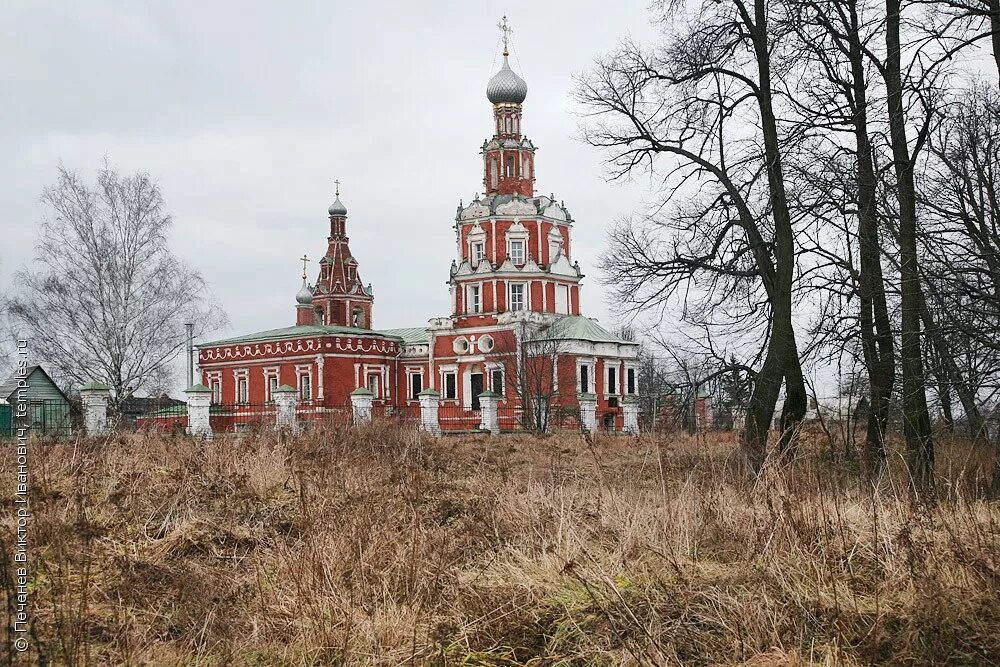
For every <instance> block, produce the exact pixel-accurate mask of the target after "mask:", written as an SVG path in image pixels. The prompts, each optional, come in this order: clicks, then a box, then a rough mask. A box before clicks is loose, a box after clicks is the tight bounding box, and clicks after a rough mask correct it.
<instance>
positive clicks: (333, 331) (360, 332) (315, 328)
mask: <svg viewBox="0 0 1000 667" xmlns="http://www.w3.org/2000/svg"><path fill="white" fill-rule="evenodd" d="M396 331H408V329H397V330H396ZM338 334H339V335H342V336H375V337H378V338H396V339H399V340H403V341H404V342H405V340H404V339H403V337H402V336H400V335H396V334H394V333H389V332H387V331H373V330H371V329H359V328H356V327H334V326H330V327H328V326H322V325H318V324H306V325H297V326H294V327H283V328H281V329H271V330H269V331H260V332H257V333H252V334H246V335H245V336H236V337H235V338H224V339H222V340H213V341H211V342H208V343H201V344H200V345H198V347H211V346H213V345H234V344H237V343H254V342H257V341H262V340H279V339H282V338H301V337H302V336H336V335H338Z"/></svg>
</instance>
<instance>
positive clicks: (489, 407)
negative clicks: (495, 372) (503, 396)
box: [479, 391, 500, 435]
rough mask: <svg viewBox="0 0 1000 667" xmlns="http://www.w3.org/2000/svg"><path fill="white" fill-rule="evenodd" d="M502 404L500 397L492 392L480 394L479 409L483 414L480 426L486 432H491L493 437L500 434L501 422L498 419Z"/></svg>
mask: <svg viewBox="0 0 1000 667" xmlns="http://www.w3.org/2000/svg"><path fill="white" fill-rule="evenodd" d="M499 403H500V396H499V395H497V394H494V393H493V392H492V391H484V392H483V393H481V394H479V408H480V412H481V414H482V423H481V424H480V425H479V427H480V428H481V429H483V430H484V431H489V432H490V433H492V434H493V435H497V434H499V433H500V420H499V419H498V418H497V406H498V405H499Z"/></svg>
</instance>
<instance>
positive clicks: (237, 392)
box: [233, 368, 250, 404]
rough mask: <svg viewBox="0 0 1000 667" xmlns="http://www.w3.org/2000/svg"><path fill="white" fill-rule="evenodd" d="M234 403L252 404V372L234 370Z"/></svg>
mask: <svg viewBox="0 0 1000 667" xmlns="http://www.w3.org/2000/svg"><path fill="white" fill-rule="evenodd" d="M233 383H234V384H233V403H237V404H243V403H249V402H250V371H249V370H248V369H246V368H237V369H234V370H233Z"/></svg>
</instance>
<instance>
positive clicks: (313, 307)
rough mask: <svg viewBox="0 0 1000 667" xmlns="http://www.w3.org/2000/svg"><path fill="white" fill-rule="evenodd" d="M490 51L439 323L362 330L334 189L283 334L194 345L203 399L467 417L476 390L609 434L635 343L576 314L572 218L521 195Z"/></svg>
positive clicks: (521, 167)
mask: <svg viewBox="0 0 1000 667" xmlns="http://www.w3.org/2000/svg"><path fill="white" fill-rule="evenodd" d="M505 37H506V34H505ZM504 42H505V45H504V51H503V66H502V67H501V69H500V71H499V72H497V74H496V75H495V76H494V77H493V78H492V79H490V81H489V83H488V85H487V87H486V97H487V99H488V100H489V102H490V104H491V105H492V107H493V136H492V137H491V138H490V139H488V140H487V141H485V142H484V143H483V145H482V148H481V153H482V156H483V175H482V183H483V188H484V194H483V196H481V197H480V196H478V195H477V198H476V199H475V200H473V201H471V202H469V203H468V204H467V205H463V204H461V203H460V204H459V206H458V210H457V213H456V215H455V222H454V229H455V236H456V242H457V244H456V245H457V256H456V257H455V258H454V259H452V261H451V269H450V280H449V285H450V290H451V314H450V315H448V316H445V317H435V318H433V319H431V320H430V321H429V323H428V324H426V325H424V326H419V327H413V328H407V329H376V328H375V317H374V302H375V297H374V292H373V290H372V287H371V284H365V283H364V281H363V280H362V279H361V273H360V267H359V263H358V260H357V258H356V257H355V256H354V254H353V253H352V252H351V248H350V245H349V237H348V215H347V207H346V206H345V205H344V204H343V203H342V202H341V200H340V192H339V187H338V190H337V198H336V200H335V201H334V202H333V204H332V205H331V206H330V208H329V210H328V215H329V236H328V237H327V245H326V252H325V253H324V255H323V257H322V259H321V260H320V261H319V274H318V276H316V282H315V284H314V285H311V284H309V282H308V280H307V275H306V273H305V272H304V273H303V281H302V288H301V289H300V290H299V292H298V294H296V297H295V300H296V306H295V310H296V313H295V325H294V326H288V327H284V328H279V329H272V330H269V331H262V332H259V333H254V334H249V335H245V336H239V337H237V338H229V339H226V340H218V341H214V342H210V343H205V344H203V345H199V346H198V352H199V354H198V359H199V367H200V370H201V377H202V383H203V384H204V385H205V386H207V387H208V388H210V389H211V392H212V399H213V402H215V403H217V404H239V403H267V402H270V401H272V400H273V398H274V393H275V390H276V389H277V388H278V387H279V386H281V385H289V386H291V387H295V388H296V389H297V390H298V393H299V398H300V403H299V405H300V410H307V411H309V412H310V414H322V412H323V411H324V410H335V409H337V408H338V406H344V405H346V404H348V403H349V400H350V398H349V397H350V395H351V393H352V392H354V391H355V390H357V389H358V388H367V389H368V390H370V391H371V392H372V393H373V394H374V398H375V404H376V405H382V406H389V407H390V408H396V409H400V408H404V407H405V406H416V405H417V401H418V394H420V393H421V392H425V393H426V390H434V391H436V392H437V393H438V394H439V395H440V401H441V403H440V405H441V407H442V410H445V409H451V410H452V411H453V412H456V413H461V412H465V413H467V414H468V415H469V417H470V418H471V419H472V420H474V419H475V414H476V411H477V410H478V408H479V397H480V395H481V394H483V392H486V391H490V392H492V393H494V394H498V395H500V396H501V397H502V398H501V399H500V406H501V409H503V408H505V407H506V408H508V409H511V410H520V409H522V408H524V407H525V406H524V404H525V403H529V404H534V405H535V406H536V407H535V409H547V410H548V409H551V410H557V409H565V411H566V412H567V413H569V414H572V412H573V408H574V407H575V406H577V405H578V400H579V397H580V396H581V395H583V397H584V398H585V399H586V400H591V401H592V400H594V396H595V395H596V401H597V411H598V415H599V418H598V420H599V423H600V425H601V427H603V428H609V429H616V430H620V429H621V428H622V425H623V422H622V414H621V405H622V403H623V401H625V400H626V397H627V396H628V395H630V394H635V393H636V385H637V377H636V372H637V371H636V356H637V347H638V346H637V345H636V344H635V343H633V342H629V341H625V340H621V339H620V338H618V337H617V336H615V335H613V334H612V333H610V332H608V331H607V330H606V329H604V328H603V327H601V326H600V325H599V324H598V323H597V322H596V321H595V320H592V319H589V318H587V317H584V316H583V315H581V313H580V289H581V280H582V278H583V274H582V273H581V271H580V266H579V264H578V263H577V262H575V261H574V260H573V252H572V250H573V244H572V230H573V225H574V222H575V221H574V220H573V217H572V216H571V215H570V213H569V211H568V210H567V208H566V207H565V206H564V205H563V204H562V202H559V201H557V200H556V199H555V197H553V196H552V195H549V196H544V195H536V194H535V180H536V176H537V174H536V170H535V151H536V148H535V146H534V144H533V143H532V142H531V140H529V139H528V138H527V137H526V136H525V135H524V134H523V133H522V126H521V123H522V111H523V103H524V100H525V98H526V97H527V93H528V87H527V84H526V83H525V82H524V80H523V79H522V78H521V77H519V76H518V75H517V74H515V73H514V71H513V70H512V69H511V67H510V65H509V63H508V50H507V46H506V39H505V40H504ZM442 255H443V253H442ZM541 406H544V407H541ZM528 409H531V408H528Z"/></svg>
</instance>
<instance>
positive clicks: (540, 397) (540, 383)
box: [489, 320, 576, 433]
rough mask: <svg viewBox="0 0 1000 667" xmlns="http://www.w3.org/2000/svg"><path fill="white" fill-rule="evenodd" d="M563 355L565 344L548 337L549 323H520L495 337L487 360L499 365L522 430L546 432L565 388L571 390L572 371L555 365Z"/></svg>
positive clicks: (561, 401)
mask: <svg viewBox="0 0 1000 667" xmlns="http://www.w3.org/2000/svg"><path fill="white" fill-rule="evenodd" d="M564 354H565V341H563V340H561V339H559V338H558V337H554V336H552V335H551V324H547V323H542V322H528V321H525V320H521V321H518V322H516V323H515V325H514V328H513V335H512V336H498V341H497V342H496V343H495V346H494V348H493V350H492V352H491V353H490V355H489V358H490V360H491V361H494V362H497V363H500V364H502V365H503V372H504V378H505V382H506V384H507V386H508V387H510V388H512V389H513V390H514V394H515V395H516V396H517V398H518V399H519V401H520V403H521V426H522V427H524V428H525V429H527V430H531V431H535V432H538V433H544V432H545V431H547V430H548V429H549V426H550V424H551V423H552V420H553V418H554V416H555V412H556V411H557V410H558V409H560V408H561V407H562V406H563V405H564V404H565V403H567V402H568V401H563V400H561V397H563V396H564V395H566V394H567V393H568V392H567V388H568V389H569V392H573V391H575V388H576V375H575V369H568V370H567V367H566V366H565V365H562V366H561V365H560V363H559V362H560V357H561V356H563V355H564ZM564 361H565V360H564ZM570 371H571V372H570ZM491 389H494V388H493V387H491Z"/></svg>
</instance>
